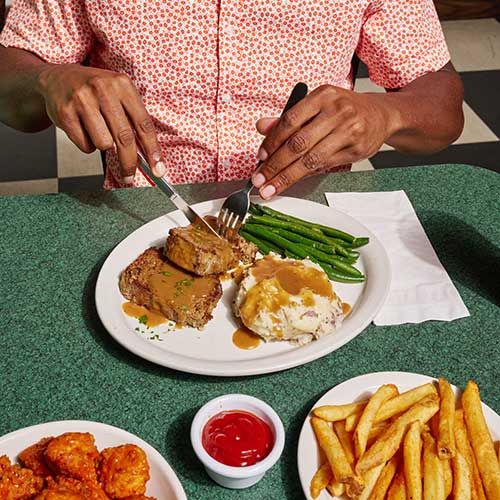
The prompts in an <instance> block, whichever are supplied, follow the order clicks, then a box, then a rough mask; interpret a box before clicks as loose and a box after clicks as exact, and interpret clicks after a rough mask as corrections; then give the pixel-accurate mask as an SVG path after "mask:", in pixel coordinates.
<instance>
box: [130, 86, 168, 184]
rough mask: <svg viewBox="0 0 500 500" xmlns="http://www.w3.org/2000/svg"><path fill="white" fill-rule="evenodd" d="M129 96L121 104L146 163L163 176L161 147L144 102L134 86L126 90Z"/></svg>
mask: <svg viewBox="0 0 500 500" xmlns="http://www.w3.org/2000/svg"><path fill="white" fill-rule="evenodd" d="M128 95H129V98H128V99H126V100H122V104H123V106H124V108H125V110H126V112H127V114H128V116H129V118H130V120H131V121H132V125H133V126H134V129H135V132H136V135H137V137H138V139H139V142H140V144H141V147H142V150H143V151H144V154H145V155H146V159H147V160H148V163H149V164H150V165H151V166H152V168H153V173H154V174H155V175H156V176H157V177H163V176H164V175H165V172H166V169H165V164H164V162H163V161H162V155H161V148H160V144H159V143H158V139H157V137H156V129H155V126H154V123H153V120H152V119H151V117H150V116H149V114H148V112H147V111H146V108H145V107H144V104H143V102H142V100H141V98H140V97H139V95H138V94H137V92H136V90H135V88H134V87H132V86H131V87H130V88H129V90H128Z"/></svg>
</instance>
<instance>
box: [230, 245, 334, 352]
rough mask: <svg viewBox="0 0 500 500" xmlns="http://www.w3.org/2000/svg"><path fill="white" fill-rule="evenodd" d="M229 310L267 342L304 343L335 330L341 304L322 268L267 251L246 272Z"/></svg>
mask: <svg viewBox="0 0 500 500" xmlns="http://www.w3.org/2000/svg"><path fill="white" fill-rule="evenodd" d="M233 309H234V313H235V315H236V316H237V317H239V318H240V319H241V321H242V323H243V324H244V325H245V326H246V327H247V328H249V329H250V330H252V331H253V332H255V333H257V334H258V335H260V336H261V337H262V338H263V339H264V340H266V341H269V340H293V341H295V342H297V343H299V344H305V343H307V342H310V341H311V340H313V339H316V338H319V337H322V336H323V335H328V334H329V333H333V332H335V330H336V329H337V328H338V327H339V326H340V324H341V323H342V319H343V313H342V302H341V301H340V299H339V298H338V297H337V295H336V294H335V292H334V291H333V288H332V284H331V283H330V280H329V279H328V276H327V275H326V274H325V273H324V271H323V270H322V269H321V267H319V266H318V265H317V264H314V263H313V262H311V261H310V260H307V259H306V260H301V261H299V260H294V259H281V258H280V257H277V256H272V255H268V256H266V257H264V258H263V259H260V260H258V261H256V262H255V264H254V265H253V266H252V267H251V268H249V269H248V270H247V271H246V274H245V276H244V278H243V280H242V281H241V283H240V285H239V289H238V292H237V294H236V298H235V300H234V304H233Z"/></svg>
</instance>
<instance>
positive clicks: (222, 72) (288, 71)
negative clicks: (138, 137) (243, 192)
mask: <svg viewBox="0 0 500 500" xmlns="http://www.w3.org/2000/svg"><path fill="white" fill-rule="evenodd" d="M0 43H2V44H3V45H5V46H12V47H18V48H21V49H26V50H29V51H31V52H33V53H35V54H37V55H38V56H39V57H41V58H42V59H43V60H45V61H47V62H50V63H56V64H62V63H81V62H82V61H84V60H85V59H86V58H87V57H89V58H90V64H91V65H92V66H95V67H100V68H106V69H108V70H112V71H117V72H122V73H126V74H128V75H129V76H130V78H131V79H132V82H133V83H134V85H135V87H136V88H137V90H138V91H139V94H140V95H141V97H142V99H143V102H144V104H145V106H146V109H147V110H148V112H149V113H150V115H151V116H152V118H153V121H154V124H155V126H156V129H157V133H158V139H159V142H160V145H161V147H162V151H163V154H164V157H165V164H166V168H167V177H168V179H169V180H170V181H171V182H174V183H194V182H214V181H226V180H233V179H242V178H248V177H250V175H251V173H252V172H253V170H254V169H255V166H256V153H257V149H258V146H259V145H260V143H261V141H262V136H260V135H259V134H258V132H257V131H256V128H255V122H256V121H257V120H258V119H259V118H261V117H263V116H279V114H280V111H281V109H282V108H283V106H284V104H285V102H286V99H287V97H288V95H289V93H290V91H291V89H292V88H293V86H294V84H295V83H296V82H298V81H304V82H305V83H307V84H308V86H309V88H310V89H314V88H316V87H318V86H319V85H322V84H330V85H336V86H339V87H343V88H352V68H351V61H352V59H353V55H354V54H355V53H356V54H357V55H358V56H359V58H360V59H361V60H362V61H363V62H364V63H366V65H367V66H368V70H369V75H370V78H371V80H372V81H374V82H375V83H376V84H378V85H381V86H383V87H385V88H390V89H394V88H401V87H404V86H405V85H407V84H408V83H410V82H411V81H413V80H414V79H416V78H418V77H420V76H422V75H424V74H426V73H428V72H432V71H437V70H439V69H440V68H442V67H443V66H444V65H445V64H446V63H447V62H448V61H449V59H450V57H449V53H448V50H447V47H446V43H445V40H444V37H443V33H442V30H441V26H440V24H439V20H438V18H437V15H436V11H435V9H434V5H433V3H432V0H224V1H220V0H175V1H174V0H168V1H162V0H64V1H62V0H59V1H58V0H14V2H13V7H12V9H11V11H10V14H9V16H8V19H7V22H6V26H5V28H4V30H3V32H2V33H1V34H0ZM107 165H108V169H107V176H106V180H105V187H107V188H112V187H118V186H122V185H123V184H122V182H121V177H120V173H119V168H118V162H117V158H116V155H115V153H114V152H108V153H107ZM134 185H136V186H144V185H148V181H147V180H146V179H145V178H144V177H143V176H142V174H141V173H140V172H138V173H137V174H136V176H135V180H134Z"/></svg>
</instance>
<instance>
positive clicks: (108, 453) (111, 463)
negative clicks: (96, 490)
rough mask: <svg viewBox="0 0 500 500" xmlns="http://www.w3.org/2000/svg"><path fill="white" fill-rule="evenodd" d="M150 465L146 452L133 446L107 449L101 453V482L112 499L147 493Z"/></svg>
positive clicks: (126, 445)
mask: <svg viewBox="0 0 500 500" xmlns="http://www.w3.org/2000/svg"><path fill="white" fill-rule="evenodd" d="M148 480H149V464H148V460H147V458H146V454H145V453H144V451H143V450H142V449H141V448H139V447H138V446H135V445H133V444H124V445H122V446H117V447H115V448H106V449H104V450H102V452H101V461H100V466H99V481H100V482H101V484H102V487H103V489H104V491H105V492H106V493H107V494H108V495H109V496H110V497H112V498H120V499H121V498H127V497H130V496H132V497H133V496H134V495H139V496H140V495H144V494H145V493H146V483H147V482H148Z"/></svg>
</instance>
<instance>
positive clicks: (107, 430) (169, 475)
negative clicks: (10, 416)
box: [0, 420, 187, 500]
mask: <svg viewBox="0 0 500 500" xmlns="http://www.w3.org/2000/svg"><path fill="white" fill-rule="evenodd" d="M64 432H90V433H91V434H93V436H94V438H95V444H96V446H97V449H98V450H99V451H101V450H102V449H103V448H108V447H112V446H119V445H122V444H135V445H137V446H139V447H140V448H142V449H143V450H144V452H145V453H146V456H147V458H148V462H149V468H150V471H149V472H150V476H151V478H150V480H149V481H148V483H147V490H146V495H148V496H152V497H154V498H157V499H158V500H187V497H186V494H185V493H184V489H183V488H182V485H181V483H180V481H179V479H178V478H177V476H176V475H175V472H174V471H173V470H172V468H171V467H170V465H168V463H167V462H166V460H165V459H164V458H163V457H162V456H161V455H160V454H159V453H158V452H157V451H156V450H155V449H154V448H153V447H152V446H151V445H149V444H148V443H146V442H145V441H143V440H142V439H140V438H139V437H137V436H135V435H134V434H131V433H130V432H127V431H124V430H123V429H119V428H118V427H113V426H112V425H107V424H102V423H100V422H90V421H87V420H62V421H60V422H47V423H45V424H39V425H33V426H31V427H25V428H24V429H19V430H17V431H14V432H11V433H9V434H6V435H5V436H2V437H0V456H1V455H7V456H8V457H9V458H10V459H11V461H15V460H16V459H17V455H18V454H19V453H20V452H21V451H23V450H24V449H25V448H27V447H28V446H30V445H32V444H34V443H36V442H37V441H39V440H40V439H42V438H44V437H48V436H54V437H55V436H58V435H60V434H63V433H64Z"/></svg>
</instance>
